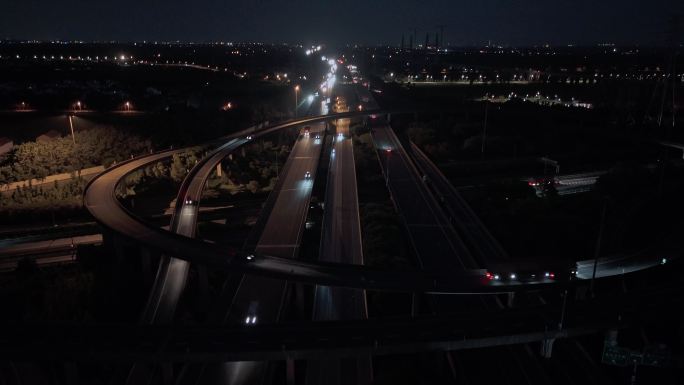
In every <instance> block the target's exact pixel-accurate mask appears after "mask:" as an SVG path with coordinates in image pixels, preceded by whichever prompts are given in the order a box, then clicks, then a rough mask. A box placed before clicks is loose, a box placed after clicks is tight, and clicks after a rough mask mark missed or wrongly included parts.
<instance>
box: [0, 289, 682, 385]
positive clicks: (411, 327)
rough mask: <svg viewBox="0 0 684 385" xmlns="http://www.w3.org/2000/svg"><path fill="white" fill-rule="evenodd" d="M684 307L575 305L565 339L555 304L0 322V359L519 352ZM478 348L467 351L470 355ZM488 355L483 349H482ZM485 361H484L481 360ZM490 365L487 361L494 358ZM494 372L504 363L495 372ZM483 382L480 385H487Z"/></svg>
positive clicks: (660, 297)
mask: <svg viewBox="0 0 684 385" xmlns="http://www.w3.org/2000/svg"><path fill="white" fill-rule="evenodd" d="M683 301H684V298H683V297H682V291H681V288H680V287H679V285H678V283H675V282H673V283H670V284H663V283H660V284H658V286H655V287H650V286H647V287H639V288H638V289H636V288H635V289H634V290H630V291H629V292H627V293H615V294H613V295H609V296H604V297H602V298H600V299H598V298H597V299H594V300H589V301H579V302H575V303H574V304H573V307H572V312H568V313H567V315H566V322H565V326H564V328H563V329H562V330H558V329H557V328H555V327H554V325H553V324H554V323H555V322H557V321H558V318H559V316H560V313H561V308H560V306H561V304H559V303H557V304H555V305H551V304H550V305H544V306H537V307H532V308H524V309H516V308H512V309H504V310H496V311H487V310H472V311H468V312H461V313H457V314H443V315H440V316H420V317H391V318H379V319H370V320H357V321H325V322H311V321H308V322H307V321H304V322H296V323H282V324H271V325H259V324H257V325H254V326H252V327H246V326H244V325H240V326H237V325H236V326H224V325H199V326H197V325H186V326H170V325H169V326H163V325H155V326H150V325H121V324H119V325H117V324H95V325H83V324H72V323H60V324H56V325H51V327H50V328H46V327H44V324H42V323H35V324H31V323H25V322H24V323H21V324H16V323H3V324H2V327H0V357H2V358H3V359H8V360H21V359H22V358H25V359H27V360H30V361H34V360H38V359H40V360H44V361H64V360H73V361H76V362H78V361H87V362H106V363H112V362H124V363H129V362H131V361H133V360H141V361H144V362H150V363H153V362H155V363H163V362H174V363H179V362H194V363H207V362H214V363H219V362H226V361H235V360H250V359H269V360H285V359H314V358H318V357H320V356H321V355H322V354H326V356H327V357H353V356H365V355H369V354H372V355H374V356H375V355H386V354H409V353H415V352H429V351H454V350H460V349H475V348H484V347H492V346H504V345H519V344H524V343H530V342H535V341H541V340H544V339H551V338H556V339H562V338H571V337H576V336H580V335H586V334H594V333H596V332H597V331H602V330H609V329H621V328H624V327H629V326H630V325H634V324H637V325H638V324H643V322H644V321H645V320H658V321H659V322H663V321H664V320H677V319H678V318H677V317H678V314H677V312H673V311H671V309H673V308H679V307H681V306H682V304H683ZM475 351H480V349H475V350H470V352H475ZM484 351H486V350H484ZM483 359H487V357H486V356H484V357H483ZM490 359H491V357H490ZM497 364H500V363H497ZM489 378H491V377H490V376H489V373H488V375H487V376H485V377H482V376H481V377H480V378H479V380H478V383H483V382H484V383H487V381H486V380H487V379H489Z"/></svg>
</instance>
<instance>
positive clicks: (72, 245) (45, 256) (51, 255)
mask: <svg viewBox="0 0 684 385" xmlns="http://www.w3.org/2000/svg"><path fill="white" fill-rule="evenodd" d="M101 243H102V234H92V235H78V236H73V237H66V238H58V239H49V240H44V241H34V242H25V243H15V242H13V241H11V240H3V241H0V272H5V271H13V270H14V269H16V267H17V264H18V263H19V261H21V260H22V259H23V258H27V257H30V258H31V259H33V260H35V261H36V264H37V265H38V266H47V265H56V264H65V263H71V262H74V261H75V258H76V248H77V247H78V246H79V245H99V244H101Z"/></svg>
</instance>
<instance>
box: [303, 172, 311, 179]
mask: <svg viewBox="0 0 684 385" xmlns="http://www.w3.org/2000/svg"><path fill="white" fill-rule="evenodd" d="M304 179H311V172H310V171H307V172H305V173H304Z"/></svg>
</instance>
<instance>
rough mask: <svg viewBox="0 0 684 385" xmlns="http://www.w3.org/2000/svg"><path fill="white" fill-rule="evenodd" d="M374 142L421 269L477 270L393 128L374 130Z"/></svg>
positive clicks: (377, 128)
mask: <svg viewBox="0 0 684 385" xmlns="http://www.w3.org/2000/svg"><path fill="white" fill-rule="evenodd" d="M372 136H373V141H374V143H375V147H376V149H377V152H378V156H379V158H380V165H381V167H382V170H383V174H384V176H385V180H386V183H387V186H388V188H389V190H390V193H391V196H392V201H393V202H394V204H395V206H396V209H397V212H398V213H399V214H400V215H401V217H402V218H403V219H404V222H405V225H406V228H407V230H408V234H409V237H410V239H411V243H412V245H413V248H414V249H415V252H416V255H417V257H418V259H419V262H420V265H421V266H420V267H421V268H422V269H423V270H428V271H452V272H457V271H461V270H464V269H467V268H476V266H475V264H474V263H472V262H469V261H472V256H471V255H470V251H469V250H468V249H467V248H466V246H465V244H464V243H463V242H462V241H461V240H460V238H457V237H455V236H453V235H454V234H453V232H452V230H451V229H450V224H449V223H448V220H447V219H446V218H444V216H443V214H442V212H441V208H440V207H439V206H438V204H437V202H436V201H435V200H434V199H433V198H432V196H431V195H430V193H429V192H428V191H427V190H426V188H425V186H424V184H423V182H422V180H421V179H420V177H419V176H418V172H417V170H416V169H415V168H414V167H413V164H412V163H411V160H410V159H409V157H408V155H407V154H406V152H405V151H404V148H403V146H402V145H401V143H400V142H399V139H398V138H397V137H396V135H395V134H394V132H393V131H392V128H391V127H389V126H388V125H385V126H382V127H374V128H373V130H372Z"/></svg>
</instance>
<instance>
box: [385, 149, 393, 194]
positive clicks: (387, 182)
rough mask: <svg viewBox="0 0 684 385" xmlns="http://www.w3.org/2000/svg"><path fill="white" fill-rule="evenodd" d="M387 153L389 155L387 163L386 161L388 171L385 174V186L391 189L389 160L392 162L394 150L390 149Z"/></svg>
mask: <svg viewBox="0 0 684 385" xmlns="http://www.w3.org/2000/svg"><path fill="white" fill-rule="evenodd" d="M385 152H386V153H387V161H386V164H387V171H386V172H385V186H388V187H389V170H390V167H389V160H390V155H392V149H391V148H388V149H386V150H385Z"/></svg>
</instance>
